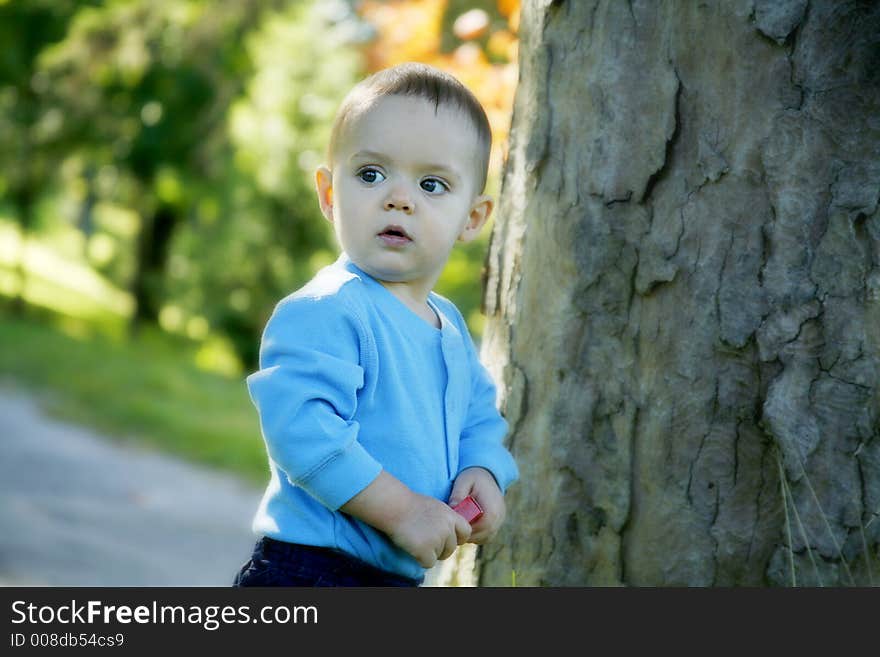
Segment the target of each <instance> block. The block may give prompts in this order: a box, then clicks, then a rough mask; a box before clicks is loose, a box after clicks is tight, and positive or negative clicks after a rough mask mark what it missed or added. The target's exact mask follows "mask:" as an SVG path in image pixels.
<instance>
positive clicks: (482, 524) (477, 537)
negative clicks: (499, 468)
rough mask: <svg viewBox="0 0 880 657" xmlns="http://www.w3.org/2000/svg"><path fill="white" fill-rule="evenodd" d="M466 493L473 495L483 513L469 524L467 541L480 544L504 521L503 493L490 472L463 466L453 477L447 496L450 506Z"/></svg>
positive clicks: (487, 539) (493, 533)
mask: <svg viewBox="0 0 880 657" xmlns="http://www.w3.org/2000/svg"><path fill="white" fill-rule="evenodd" d="M468 495H473V497H474V499H476V500H477V503H478V504H479V505H480V506H481V507H482V508H483V515H482V516H480V518H479V520H477V521H476V522H475V523H474V524H473V525H472V526H471V535H470V538H469V539H468V542H469V543H476V544H478V545H482V544H483V543H486V542H488V541H489V540H490V539H491V538H492V537H493V536H495V534H496V533H497V532H498V530H499V529H500V528H501V524H502V523H503V522H504V515H505V512H506V507H505V506H504V494H503V493H502V492H501V489H500V488H498V484H497V483H496V482H495V477H493V476H492V473H491V472H489V471H488V470H486V469H485V468H477V467H474V468H465V469H464V470H462V471H461V472H460V473H459V474H458V477H456V478H455V483H454V484H453V486H452V494H451V495H450V496H449V506H450V508H451V507H453V506H455V505H456V504H458V503H459V502H461V501H462V500H463V499H464V498H465V497H467V496H468Z"/></svg>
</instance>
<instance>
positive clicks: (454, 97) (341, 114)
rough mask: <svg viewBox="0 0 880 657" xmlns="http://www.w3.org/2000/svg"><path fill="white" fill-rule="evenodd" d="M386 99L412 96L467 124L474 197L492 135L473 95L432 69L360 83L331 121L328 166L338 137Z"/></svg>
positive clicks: (406, 68) (415, 68) (400, 71)
mask: <svg viewBox="0 0 880 657" xmlns="http://www.w3.org/2000/svg"><path fill="white" fill-rule="evenodd" d="M387 96H414V97H416V98H422V99H424V100H426V101H428V102H430V103H433V104H434V108H435V112H436V111H437V110H438V109H439V108H440V106H441V105H443V106H448V107H451V108H453V109H456V110H458V111H460V112H461V113H462V114H464V116H465V117H466V118H467V119H469V120H470V123H471V125H472V126H473V128H474V130H475V131H476V134H477V139H478V148H477V156H478V158H479V159H478V161H477V162H476V163H475V164H476V178H477V182H478V186H477V188H476V189H477V193H481V192H482V191H483V189H484V188H485V186H486V174H487V171H488V168H489V152H490V150H491V148H492V131H491V128H490V126H489V119H488V118H487V117H486V111H485V110H484V109H483V106H482V105H480V101H478V100H477V99H476V97H475V96H474V94H473V93H471V91H470V90H469V89H468V88H467V87H466V86H464V85H463V84H462V83H461V82H459V81H458V80H457V79H456V78H455V77H453V76H452V75H450V74H448V73H445V72H444V71H441V70H439V69H437V68H434V67H433V66H428V65H426V64H419V63H415V62H408V63H405V64H398V65H397V66H392V67H391V68H386V69H383V70H381V71H378V72H376V73H374V74H372V75H370V76H369V77H367V78H365V79H363V80H361V81H360V82H359V83H358V84H356V85H355V86H354V88H353V89H352V90H351V91H350V92H349V93H348V95H347V96H346V97H345V98H344V99H343V101H342V104H341V105H340V106H339V109H338V110H337V112H336V118H335V119H334V121H333V129H332V131H331V132H330V142H329V144H328V147H327V158H328V162H333V160H334V156H335V154H336V148H337V146H338V144H339V140H340V138H341V136H342V134H343V133H344V132H345V131H346V130H347V129H348V127H349V125H350V124H351V123H352V122H353V120H355V119H356V118H357V117H359V116H360V115H362V114H363V113H364V112H365V111H366V110H368V109H369V108H370V107H372V106H373V105H374V104H375V103H376V102H377V101H379V100H381V99H382V98H385V97H387Z"/></svg>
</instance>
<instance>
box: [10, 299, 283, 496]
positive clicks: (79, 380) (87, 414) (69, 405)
mask: <svg viewBox="0 0 880 657" xmlns="http://www.w3.org/2000/svg"><path fill="white" fill-rule="evenodd" d="M0 344H2V345H3V348H2V349H0V378H2V379H4V380H7V381H12V382H13V383H14V384H17V385H25V386H27V387H28V388H30V389H32V390H34V391H36V392H37V393H38V394H41V396H43V397H44V398H45V400H46V403H47V405H48V407H49V409H50V410H51V412H52V413H53V414H55V415H58V416H60V417H62V418H64V419H67V420H71V421H75V422H77V423H82V424H87V425H90V426H93V427H96V428H98V429H99V430H101V431H103V432H105V433H107V434H109V435H111V436H113V437H116V438H118V439H120V440H137V441H139V442H143V443H146V444H148V445H153V446H155V447H159V448H161V449H162V450H164V451H167V452H170V453H174V454H178V455H180V456H182V457H184V458H188V459H192V460H194V461H199V462H202V463H205V464H208V465H213V466H217V467H220V468H223V469H226V470H230V471H232V472H235V473H237V474H239V475H241V476H243V477H245V478H247V479H250V480H252V481H254V482H259V483H262V482H264V481H265V479H266V457H265V452H264V448H263V443H262V439H261V438H260V430H259V424H258V420H257V415H256V412H255V410H254V408H253V406H252V405H251V403H250V400H249V398H248V394H247V389H246V386H245V384H244V381H243V379H242V378H241V377H236V378H229V377H224V376H221V375H218V374H213V373H210V372H205V371H203V370H201V369H199V368H198V367H197V366H196V365H195V363H194V360H195V357H196V354H197V353H198V346H197V345H195V344H192V343H188V342H186V341H184V340H181V339H176V338H173V337H172V336H168V335H167V334H164V333H162V332H161V331H158V330H154V331H146V332H142V333H141V335H140V337H139V338H138V339H137V340H136V341H128V340H123V339H118V338H113V337H110V336H107V335H104V334H101V333H98V332H94V331H91V330H90V329H89V328H88V327H87V326H84V325H83V324H77V323H71V322H70V321H69V320H68V321H67V328H66V329H62V328H56V327H53V326H50V325H47V324H46V323H45V322H44V321H34V320H33V319H12V318H10V317H7V316H4V315H0ZM47 393H48V394H47Z"/></svg>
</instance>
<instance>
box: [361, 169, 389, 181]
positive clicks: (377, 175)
mask: <svg viewBox="0 0 880 657" xmlns="http://www.w3.org/2000/svg"><path fill="white" fill-rule="evenodd" d="M357 177H358V178H360V179H361V180H362V181H364V182H365V183H367V184H368V185H375V184H376V183H380V182H382V181H383V180H385V176H384V175H383V174H382V172H381V171H379V170H378V169H371V168H365V169H361V170H360V171H358V172H357Z"/></svg>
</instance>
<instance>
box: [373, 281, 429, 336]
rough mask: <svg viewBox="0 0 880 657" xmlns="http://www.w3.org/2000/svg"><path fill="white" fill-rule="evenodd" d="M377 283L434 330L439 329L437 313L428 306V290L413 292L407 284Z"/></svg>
mask: <svg viewBox="0 0 880 657" xmlns="http://www.w3.org/2000/svg"><path fill="white" fill-rule="evenodd" d="M379 283H380V284H381V285H382V287H384V288H385V289H386V290H388V291H389V292H391V294H393V295H394V296H395V297H397V298H398V299H399V300H400V301H401V303H403V305H405V306H406V307H407V308H409V309H410V310H412V311H413V312H414V313H415V314H416V315H418V316H419V317H421V318H422V319H424V320H425V321H426V322H428V323H429V324H430V325H431V326H433V327H434V328H440V318H439V317H437V313H436V312H434V309H433V308H431V306H429V305H428V293H429V292H430V290H427V291H421V290H415V289H413V288H412V287H411V286H410V285H409V284H408V283H397V282H393V281H381V280H380V281H379Z"/></svg>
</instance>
